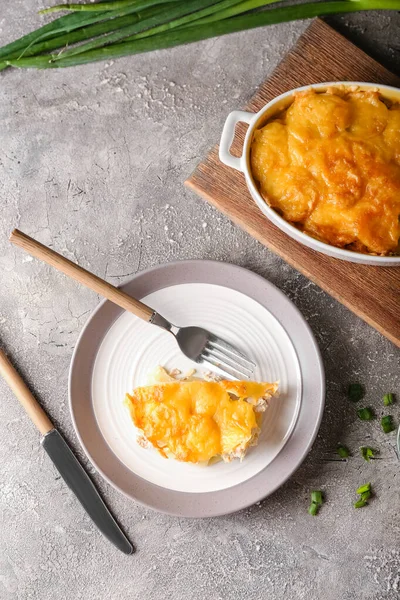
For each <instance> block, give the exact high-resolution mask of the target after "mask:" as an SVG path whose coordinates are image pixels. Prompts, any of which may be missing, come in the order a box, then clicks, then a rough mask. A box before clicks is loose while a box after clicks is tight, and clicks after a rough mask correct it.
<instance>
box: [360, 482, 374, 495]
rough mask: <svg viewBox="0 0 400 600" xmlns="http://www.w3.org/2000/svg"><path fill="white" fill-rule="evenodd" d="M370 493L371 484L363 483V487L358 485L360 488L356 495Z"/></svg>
mask: <svg viewBox="0 0 400 600" xmlns="http://www.w3.org/2000/svg"><path fill="white" fill-rule="evenodd" d="M370 491H371V484H370V483H364V485H360V487H359V488H358V490H357V494H364V493H365V492H370Z"/></svg>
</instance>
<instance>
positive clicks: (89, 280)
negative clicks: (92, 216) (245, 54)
mask: <svg viewBox="0 0 400 600" xmlns="http://www.w3.org/2000/svg"><path fill="white" fill-rule="evenodd" d="M10 241H11V242H12V243H13V244H15V245H16V246H19V247H20V248H22V249H23V250H25V251H26V252H28V253H29V254H31V255H32V256H34V257H35V258H38V259H39V260H42V261H43V262H45V263H47V264H48V265H51V266H52V267H55V268H56V269H58V271H61V272H62V273H64V274H65V275H68V277H71V279H75V281H78V282H79V283H82V284H83V285H85V286H86V287H88V288H90V289H91V290H93V291H94V292H97V293H98V294H100V295H101V296H104V298H107V299H108V300H111V302H114V304H117V305H118V306H120V307H121V308H123V309H124V310H127V311H129V312H131V313H133V314H135V315H136V316H137V317H140V318H141V319H143V320H144V321H150V319H151V317H152V316H153V314H154V310H153V309H152V308H150V307H149V306H146V304H143V302H140V300H136V299H135V298H132V296H129V295H128V294H126V293H125V292H123V291H122V290H120V289H119V288H117V287H115V286H114V285H111V283H108V281H104V279H101V278H100V277H97V275H94V274H93V273H90V272H89V271H86V269H83V268H82V267H80V266H79V265H77V264H75V263H74V262H72V260H69V259H68V258H65V257H64V256H62V255H61V254H58V252H55V251H54V250H51V249H50V248H48V247H47V246H44V245H43V244H41V243H40V242H37V241H36V240H34V239H33V238H31V237H29V235H26V234H25V233H22V231H19V230H18V229H14V231H13V232H12V233H11V235H10Z"/></svg>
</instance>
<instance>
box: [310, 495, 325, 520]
mask: <svg viewBox="0 0 400 600" xmlns="http://www.w3.org/2000/svg"><path fill="white" fill-rule="evenodd" d="M323 502H324V494H323V492H322V491H321V490H313V491H312V492H311V504H310V506H309V507H308V512H309V514H310V515H312V516H313V517H315V515H316V514H317V513H318V511H319V509H320V507H321V506H322V504H323Z"/></svg>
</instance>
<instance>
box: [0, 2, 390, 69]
mask: <svg viewBox="0 0 400 600" xmlns="http://www.w3.org/2000/svg"><path fill="white" fill-rule="evenodd" d="M164 1H165V0H164ZM175 1H177V0H175ZM139 3H140V2H139V0H138V1H137V4H139ZM158 3H159V2H157V0H154V1H153V2H152V3H150V5H151V6H154V5H156V4H158ZM179 4H185V5H186V4H187V3H186V2H185V3H183V2H179ZM264 4H265V5H266V2H265V3H264ZM259 5H260V3H259V0H252V2H250V1H249V0H247V1H244V2H240V3H238V4H237V12H239V9H240V8H242V10H245V11H246V14H239V15H238V16H235V17H229V18H223V10H222V11H221V13H222V14H221V15H220V16H219V17H218V20H217V21H213V22H211V23H202V24H201V23H200V24H196V21H191V22H192V23H193V26H191V27H188V26H179V28H176V27H175V28H173V29H171V30H168V31H165V32H164V33H161V34H156V35H151V36H149V37H145V38H144V39H136V40H134V39H133V40H130V41H126V42H120V41H118V43H115V42H113V43H110V44H109V45H102V46H101V47H97V46H98V44H97V41H98V40H97V38H96V47H95V48H92V49H86V50H85V51H80V53H79V54H73V55H70V56H65V57H63V56H62V54H63V53H61V56H58V57H57V59H56V60H54V59H53V58H52V56H51V55H43V54H39V55H35V56H31V57H26V58H21V59H20V60H15V57H12V58H11V57H9V56H7V55H8V54H10V52H14V51H15V50H16V47H15V46H14V47H11V48H10V45H8V47H7V50H4V49H2V50H1V49H0V58H2V59H3V67H4V63H5V64H7V65H9V66H16V67H23V68H41V69H46V68H55V67H68V66H74V65H78V64H86V63H90V62H94V61H99V60H110V59H115V58H118V57H121V56H128V55H133V54H138V53H141V52H149V51H153V50H158V49H162V48H170V47H173V46H178V45H181V44H187V43H190V42H196V41H199V40H203V39H208V38H211V37H215V36H218V35H224V34H228V33H234V32H236V31H242V30H244V29H252V28H255V27H261V26H264V25H270V24H274V23H283V22H287V21H293V20H296V19H307V18H312V17H315V16H322V15H328V14H335V13H342V12H356V11H360V10H374V9H381V10H399V9H400V0H357V1H353V0H332V1H328V2H326V1H322V2H311V3H307V4H296V5H293V6H282V7H279V8H272V9H271V8H268V9H266V10H262V11H258V12H250V13H249V11H250V10H251V8H254V7H257V6H259ZM132 6H136V3H135V4H133V5H127V6H125V7H124V8H122V9H119V11H108V12H107V11H105V12H104V11H100V14H101V16H100V17H99V12H95V13H90V16H92V14H93V15H97V17H96V19H95V20H94V21H91V22H92V23H95V22H99V20H104V19H105V18H108V17H110V16H111V15H114V16H123V14H127V13H126V12H123V11H128V10H129V11H132ZM147 6H149V5H147ZM203 7H204V6H203ZM196 10H197V9H196ZM225 10H226V9H225ZM115 13H118V14H115ZM121 13H122V14H121ZM82 14H83V13H72V15H68V16H67V17H61V18H71V17H78V16H81V17H82ZM217 15H219V12H216V13H215V17H216V18H217ZM87 18H88V17H87V16H85V19H87ZM165 22H168V21H165ZM84 24H85V25H87V24H88V22H85V23H84ZM50 25H52V24H50ZM157 26H158V25H157ZM74 28H77V27H74ZM150 28H151V27H150V26H149V29H150ZM42 33H43V32H42ZM55 33H58V32H57V31H54V29H51V33H49V34H45V35H46V36H47V35H50V36H51V37H54V35H55ZM61 33H62V34H65V33H66V30H65V29H62V30H61ZM115 33H118V36H117V37H118V40H120V39H121V37H123V36H125V35H127V31H126V30H125V31H124V32H123V35H122V34H121V32H119V31H117V32H115ZM30 35H31V36H32V35H33V37H31V38H30V40H29V41H28V44H32V43H37V42H38V41H40V40H39V39H38V34H37V32H36V33H35V32H34V34H30ZM28 37H29V36H28ZM104 37H106V36H104ZM100 39H101V38H100ZM25 42H26V36H25ZM103 43H104V44H105V43H106V41H105V40H104V41H103ZM107 43H108V42H107ZM28 44H25V43H23V42H21V40H17V46H18V48H17V49H18V50H25V49H26V47H27V45H28ZM11 46H12V45H11ZM78 47H79V46H78ZM68 51H69V50H68ZM0 68H1V65H0Z"/></svg>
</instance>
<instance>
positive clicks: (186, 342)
mask: <svg viewBox="0 0 400 600" xmlns="http://www.w3.org/2000/svg"><path fill="white" fill-rule="evenodd" d="M10 241H11V242H12V243H13V244H15V245H16V246H19V247H20V248H23V250H25V251H26V252H28V253H29V254H31V255H32V256H34V257H35V258H38V259H39V260H42V261H43V262H45V263H47V264H49V265H51V266H52V267H55V268H56V269H57V270H58V271H61V272H62V273H64V274H65V275H67V276H68V277H71V278H72V279H75V281H78V282H79V283H82V284H83V285H85V286H86V287H88V288H90V289H91V290H93V291H94V292H97V293H98V294H100V295H101V296H104V297H105V298H107V299H108V300H111V302H114V304H117V305H118V306H120V307H121V308H123V309H124V310H127V311H129V312H131V313H133V314H134V315H136V316H137V317H140V318H141V319H143V320H144V321H147V322H148V323H151V324H153V325H157V326H158V327H161V328H162V329H165V331H168V332H169V333H170V334H172V335H173V336H174V337H175V339H176V341H177V343H178V346H179V348H180V350H181V352H182V353H183V354H184V355H185V356H187V357H188V358H189V359H190V360H192V361H194V362H195V363H197V364H204V365H208V366H209V367H210V369H211V370H212V371H214V372H216V373H217V374H218V375H223V376H225V377H226V376H228V377H229V378H233V379H250V378H251V376H252V375H253V373H254V369H255V367H256V365H255V363H254V362H253V361H251V360H249V358H248V357H247V356H246V355H245V354H244V353H243V352H241V351H240V350H238V349H237V348H235V347H234V346H232V345H231V344H229V343H228V342H227V341H225V340H224V339H223V338H221V337H219V336H217V335H214V334H213V333H210V332H209V331H207V330H206V329H203V328H201V327H194V326H191V327H178V326H176V325H173V324H172V323H170V322H169V321H168V320H167V319H165V318H164V317H163V316H162V315H160V313H158V312H157V311H155V310H153V309H152V308H150V306H147V305H146V304H143V302H140V300H137V299H136V298H133V297H132V296H129V294H127V293H126V292H123V291H122V290H121V289H119V288H117V287H115V286H114V285H112V284H111V283H108V282H107V281H104V280H103V279H101V278H100V277H97V275H94V274H93V273H90V272H89V271H87V270H86V269H84V268H83V267H80V266H79V265H77V264H76V263H74V262H72V261H71V260H69V259H68V258H65V257H64V256H62V255H61V254H58V252H55V251H54V250H51V249H50V248H48V247H47V246H44V245H43V244H41V243H40V242H38V241H37V240H34V239H33V238H31V237H29V236H28V235H26V234H25V233H23V232H22V231H19V230H18V229H14V231H12V233H11V235H10Z"/></svg>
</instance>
